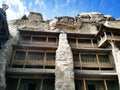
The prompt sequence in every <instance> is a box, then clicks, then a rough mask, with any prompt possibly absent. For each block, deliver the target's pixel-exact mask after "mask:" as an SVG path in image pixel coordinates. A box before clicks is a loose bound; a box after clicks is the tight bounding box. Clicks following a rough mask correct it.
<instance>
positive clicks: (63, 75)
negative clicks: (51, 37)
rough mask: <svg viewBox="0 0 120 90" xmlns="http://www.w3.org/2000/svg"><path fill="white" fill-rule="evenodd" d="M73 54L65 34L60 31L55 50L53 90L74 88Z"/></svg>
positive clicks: (70, 89) (72, 89) (73, 89)
mask: <svg viewBox="0 0 120 90" xmlns="http://www.w3.org/2000/svg"><path fill="white" fill-rule="evenodd" d="M73 65H74V64H73V55H72V51H71V48H70V46H69V44H68V41H67V35H66V34H65V33H61V34H60V36H59V46H58V49H57V51H56V70H55V90H75V85H74V84H75V83H74V71H73Z"/></svg>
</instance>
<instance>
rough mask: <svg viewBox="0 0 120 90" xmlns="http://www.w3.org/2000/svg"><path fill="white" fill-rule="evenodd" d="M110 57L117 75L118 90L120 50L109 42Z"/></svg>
mask: <svg viewBox="0 0 120 90" xmlns="http://www.w3.org/2000/svg"><path fill="white" fill-rule="evenodd" d="M111 46H112V55H113V58H114V61H115V68H116V72H117V74H118V82H119V90H120V50H119V49H118V48H117V47H116V46H115V45H114V43H112V42H111Z"/></svg>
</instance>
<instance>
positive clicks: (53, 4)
mask: <svg viewBox="0 0 120 90" xmlns="http://www.w3.org/2000/svg"><path fill="white" fill-rule="evenodd" d="M2 3H6V4H8V6H9V9H8V10H7V11H6V12H7V17H8V19H9V20H10V19H17V18H20V17H21V16H23V15H24V14H28V13H29V12H30V11H34V12H40V13H41V14H42V15H43V17H44V20H48V19H53V18H54V17H58V16H76V15H77V14H79V13H81V12H100V13H103V14H105V15H112V16H113V17H115V18H119V17H120V0H0V5H2Z"/></svg>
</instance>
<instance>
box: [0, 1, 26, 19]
mask: <svg viewBox="0 0 120 90" xmlns="http://www.w3.org/2000/svg"><path fill="white" fill-rule="evenodd" d="M0 3H1V4H2V3H5V4H7V5H8V6H9V8H8V9H7V10H6V13H7V19H8V20H12V19H18V18H20V17H21V16H23V15H24V14H26V13H28V11H27V7H26V6H25V5H24V2H22V1H21V0H1V1H0Z"/></svg>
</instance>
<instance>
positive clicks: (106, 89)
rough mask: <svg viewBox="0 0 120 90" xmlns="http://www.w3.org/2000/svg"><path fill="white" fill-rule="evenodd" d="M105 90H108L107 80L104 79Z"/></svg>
mask: <svg viewBox="0 0 120 90" xmlns="http://www.w3.org/2000/svg"><path fill="white" fill-rule="evenodd" d="M104 85H105V90H108V88H107V83H106V80H105V79H104Z"/></svg>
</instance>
